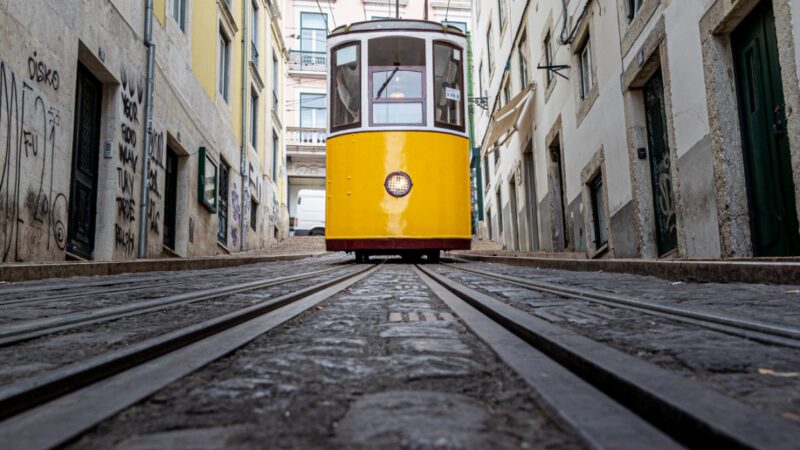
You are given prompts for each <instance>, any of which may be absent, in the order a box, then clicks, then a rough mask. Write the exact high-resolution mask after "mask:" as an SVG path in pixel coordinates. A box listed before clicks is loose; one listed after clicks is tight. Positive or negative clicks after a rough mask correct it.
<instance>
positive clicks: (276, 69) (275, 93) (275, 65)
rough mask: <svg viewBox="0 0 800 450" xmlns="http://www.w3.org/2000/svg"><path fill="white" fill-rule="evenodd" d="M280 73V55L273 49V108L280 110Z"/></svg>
mask: <svg viewBox="0 0 800 450" xmlns="http://www.w3.org/2000/svg"><path fill="white" fill-rule="evenodd" d="M279 75H280V65H279V64H278V55H276V54H275V51H274V50H273V51H272V109H274V110H275V112H277V111H278V104H279V103H280V101H279V100H278V81H279V80H278V79H279Z"/></svg>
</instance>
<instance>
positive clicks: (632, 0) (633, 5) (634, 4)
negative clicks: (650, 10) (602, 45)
mask: <svg viewBox="0 0 800 450" xmlns="http://www.w3.org/2000/svg"><path fill="white" fill-rule="evenodd" d="M626 1H627V3H628V20H633V18H634V17H636V13H637V12H639V9H640V8H641V7H642V3H643V2H644V0H626Z"/></svg>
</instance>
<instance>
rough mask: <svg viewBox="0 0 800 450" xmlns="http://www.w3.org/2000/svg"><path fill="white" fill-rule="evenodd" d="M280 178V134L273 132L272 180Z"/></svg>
mask: <svg viewBox="0 0 800 450" xmlns="http://www.w3.org/2000/svg"><path fill="white" fill-rule="evenodd" d="M277 176H278V134H277V133H275V131H274V130H273V131H272V180H273V181H274V180H275V179H276V178H275V177H277Z"/></svg>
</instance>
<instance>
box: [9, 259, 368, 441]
mask: <svg viewBox="0 0 800 450" xmlns="http://www.w3.org/2000/svg"><path fill="white" fill-rule="evenodd" d="M378 266H379V265H369V266H365V267H363V268H359V269H358V270H356V271H354V272H352V273H347V274H345V275H342V276H339V277H336V278H334V279H330V280H326V281H322V282H320V283H317V284H314V285H311V286H308V287H306V288H303V289H301V290H299V291H295V292H292V293H289V294H286V295H283V296H280V297H277V298H272V299H268V300H265V301H263V302H260V303H257V304H254V305H252V306H249V307H246V308H243V309H240V310H237V311H233V312H230V313H228V314H225V315H223V316H220V317H216V318H213V319H209V320H206V321H204V322H202V323H197V324H193V325H190V326H187V327H184V328H181V329H177V330H174V331H171V332H168V333H167V334H164V335H161V336H157V337H154V338H151V339H147V340H145V341H143V342H139V343H137V344H134V345H131V346H129V347H125V348H122V349H118V350H114V351H111V352H107V353H104V354H101V355H97V356H94V357H91V358H89V359H88V360H85V361H80V362H76V363H73V364H70V365H68V366H64V367H61V368H59V369H56V370H53V371H50V372H46V373H43V374H40V375H38V376H35V377H31V378H28V379H25V380H22V381H19V382H17V383H13V384H11V385H7V386H4V387H0V420H2V419H5V420H3V421H2V422H0V441H2V442H7V443H11V444H12V446H11V447H7V448H52V447H55V446H58V445H62V444H64V443H66V442H68V441H69V440H70V439H73V438H74V437H76V436H77V435H79V434H80V433H82V432H83V431H85V430H87V429H89V428H91V427H93V426H94V425H96V424H97V423H99V422H100V421H102V420H104V419H106V418H108V417H110V416H111V415H113V414H115V413H117V412H119V411H121V410H123V409H124V408H126V407H128V406H130V405H132V404H134V403H136V402H137V401H139V400H141V399H143V398H144V397H146V396H148V395H150V394H152V393H153V392H155V391H157V390H158V389H160V388H162V387H164V386H166V385H167V384H169V383H170V382H172V381H175V380H177V379H179V378H181V377H183V376H185V375H187V374H189V373H191V372H192V371H194V370H197V369H199V368H200V367H202V366H204V365H206V364H208V363H210V362H212V361H214V360H216V359H218V358H220V357H222V356H224V355H226V354H228V353H230V352H231V351H233V350H235V349H237V348H239V347H241V346H243V345H245V344H247V343H248V342H250V341H251V340H253V339H255V338H256V337H257V336H259V335H261V334H263V333H265V332H267V331H269V330H271V329H273V328H275V327H276V326H279V325H281V324H283V323H285V322H287V321H288V320H290V319H292V318H294V317H296V316H297V315H299V314H300V313H302V312H303V311H306V310H308V309H310V308H312V307H313V306H315V305H317V304H318V303H320V302H322V301H324V300H326V299H328V298H329V297H331V296H332V295H335V294H337V293H339V292H341V291H342V290H344V289H346V288H347V287H349V286H351V285H352V284H354V283H356V282H358V281H359V280H361V279H363V278H365V277H367V276H369V275H370V274H371V273H373V272H374V271H375V270H377V268H378ZM207 291H214V292H207V293H206V294H207V295H219V294H218V292H216V290H207Z"/></svg>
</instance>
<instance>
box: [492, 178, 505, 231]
mask: <svg viewBox="0 0 800 450" xmlns="http://www.w3.org/2000/svg"><path fill="white" fill-rule="evenodd" d="M495 201H496V202H497V204H496V205H495V206H494V207H495V209H497V233H498V237H499V235H500V233H502V232H503V213H502V211H503V203H502V201H503V199H502V197H501V196H500V186H498V187H497V191H495Z"/></svg>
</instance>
